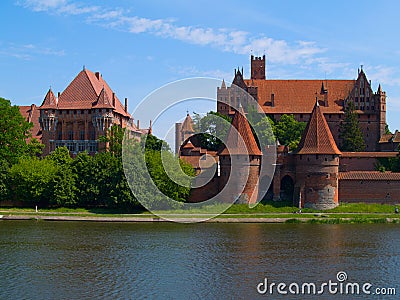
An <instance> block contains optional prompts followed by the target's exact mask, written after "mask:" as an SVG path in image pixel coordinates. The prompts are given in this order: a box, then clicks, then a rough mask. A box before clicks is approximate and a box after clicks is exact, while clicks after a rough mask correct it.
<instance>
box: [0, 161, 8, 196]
mask: <svg viewBox="0 0 400 300" xmlns="http://www.w3.org/2000/svg"><path fill="white" fill-rule="evenodd" d="M8 172H9V165H8V163H7V161H6V160H4V159H0V200H5V199H7V196H8V185H7V179H8Z"/></svg>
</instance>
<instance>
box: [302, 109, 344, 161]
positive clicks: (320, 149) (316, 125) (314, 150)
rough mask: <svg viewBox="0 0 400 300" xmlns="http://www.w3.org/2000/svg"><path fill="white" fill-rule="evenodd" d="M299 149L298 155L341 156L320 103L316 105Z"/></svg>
mask: <svg viewBox="0 0 400 300" xmlns="http://www.w3.org/2000/svg"><path fill="white" fill-rule="evenodd" d="M298 149H299V150H298V151H297V154H336V155H340V154H341V152H340V150H339V149H338V147H337V145H336V143H335V140H334V139H333V136H332V133H331V131H330V129H329V126H328V123H327V122H326V119H325V117H324V114H323V113H322V111H321V107H320V106H319V104H318V101H316V103H315V106H314V109H313V111H312V113H311V118H310V121H309V122H308V124H307V127H306V129H305V130H304V134H303V137H302V138H301V141H300V143H299V148H298Z"/></svg>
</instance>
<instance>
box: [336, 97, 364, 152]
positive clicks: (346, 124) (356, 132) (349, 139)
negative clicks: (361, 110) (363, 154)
mask: <svg viewBox="0 0 400 300" xmlns="http://www.w3.org/2000/svg"><path fill="white" fill-rule="evenodd" d="M354 110H355V107H354V103H353V102H349V103H348V105H347V107H346V109H345V113H344V121H343V122H342V123H341V124H340V138H341V140H342V144H341V149H340V150H342V151H351V152H358V151H364V150H365V142H364V138H363V135H362V132H361V129H360V125H359V123H358V117H357V114H356V113H355V111H354Z"/></svg>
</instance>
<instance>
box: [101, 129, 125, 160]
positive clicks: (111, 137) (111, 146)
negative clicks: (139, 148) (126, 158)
mask: <svg viewBox="0 0 400 300" xmlns="http://www.w3.org/2000/svg"><path fill="white" fill-rule="evenodd" d="M124 134H125V128H122V127H121V126H118V125H116V124H114V125H112V126H111V128H110V129H108V130H107V132H106V135H104V136H101V137H99V141H100V142H103V143H108V148H107V152H110V153H111V154H112V155H113V156H118V157H121V155H122V141H123V139H124Z"/></svg>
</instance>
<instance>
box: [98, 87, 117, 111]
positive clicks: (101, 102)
mask: <svg viewBox="0 0 400 300" xmlns="http://www.w3.org/2000/svg"><path fill="white" fill-rule="evenodd" d="M114 97H115V96H114ZM93 108H113V105H112V102H111V101H110V99H109V98H108V96H107V93H106V90H105V89H104V88H103V89H102V90H101V92H100V95H99V97H98V98H97V101H96V103H94V104H93Z"/></svg>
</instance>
